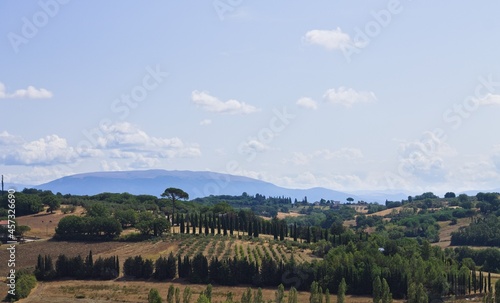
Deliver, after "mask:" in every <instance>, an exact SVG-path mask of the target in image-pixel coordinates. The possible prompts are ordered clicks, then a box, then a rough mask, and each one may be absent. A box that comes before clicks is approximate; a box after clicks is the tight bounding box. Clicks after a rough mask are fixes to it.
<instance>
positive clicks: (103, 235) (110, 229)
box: [56, 215, 122, 240]
mask: <svg viewBox="0 0 500 303" xmlns="http://www.w3.org/2000/svg"><path fill="white" fill-rule="evenodd" d="M121 232H122V227H121V224H120V222H118V220H116V219H114V218H111V217H101V216H98V217H79V216H74V215H70V216H66V217H64V218H62V219H61V221H59V224H58V225H57V227H56V237H57V238H58V239H61V240H102V239H113V238H115V237H117V236H119V235H120V233H121Z"/></svg>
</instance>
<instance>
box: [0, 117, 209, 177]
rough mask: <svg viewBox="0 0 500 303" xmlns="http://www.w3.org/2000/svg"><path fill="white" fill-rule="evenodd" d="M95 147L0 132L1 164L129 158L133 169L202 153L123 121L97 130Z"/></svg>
mask: <svg viewBox="0 0 500 303" xmlns="http://www.w3.org/2000/svg"><path fill="white" fill-rule="evenodd" d="M94 134H99V136H98V137H95V136H94V137H95V138H94V140H95V147H93V148H75V147H72V146H70V145H69V144H68V142H67V141H66V139H64V138H61V137H59V136H58V135H49V136H46V137H44V138H40V139H37V140H34V141H30V142H26V141H25V140H23V139H22V138H20V137H16V136H13V135H11V134H9V133H8V132H6V131H3V132H1V133H0V164H5V165H25V166H37V165H38V166H49V165H57V164H69V163H75V162H78V161H79V160H81V159H83V158H87V159H90V158H97V157H99V158H102V159H103V160H104V159H106V158H111V159H128V160H130V161H131V165H135V166H134V167H152V166H153V165H155V164H157V163H158V161H159V160H158V159H171V158H196V157H199V156H201V150H200V148H199V146H198V145H196V144H185V143H184V142H183V141H182V140H181V139H179V138H177V137H173V138H158V137H152V136H149V135H148V134H147V133H146V132H144V131H142V130H141V129H139V128H137V127H136V126H134V125H132V124H130V123H126V122H122V123H116V124H110V125H106V126H103V127H102V128H101V129H100V130H98V131H97V130H94Z"/></svg>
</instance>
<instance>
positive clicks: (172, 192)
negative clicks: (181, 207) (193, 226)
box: [161, 187, 189, 223]
mask: <svg viewBox="0 0 500 303" xmlns="http://www.w3.org/2000/svg"><path fill="white" fill-rule="evenodd" d="M161 196H162V197H167V198H168V199H170V201H172V223H173V219H174V215H175V201H177V200H179V199H183V200H187V199H189V195H188V193H186V192H185V191H183V190H182V189H179V188H175V187H169V188H167V189H165V191H164V192H163V194H161Z"/></svg>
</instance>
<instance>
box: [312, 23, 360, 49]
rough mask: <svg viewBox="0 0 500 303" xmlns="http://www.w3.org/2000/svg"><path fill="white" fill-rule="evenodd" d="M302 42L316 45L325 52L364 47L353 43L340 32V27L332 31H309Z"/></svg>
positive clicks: (347, 36)
mask: <svg viewBox="0 0 500 303" xmlns="http://www.w3.org/2000/svg"><path fill="white" fill-rule="evenodd" d="M304 40H305V41H306V42H307V43H310V44H316V45H319V46H322V47H324V48H326V49H327V50H342V51H343V50H345V49H346V48H348V47H364V46H365V45H364V44H362V43H359V42H355V41H353V40H352V39H351V37H350V36H349V35H348V34H346V33H344V32H342V30H341V29H340V27H337V28H336V29H333V30H321V29H315V30H310V31H308V32H307V33H306V35H305V36H304Z"/></svg>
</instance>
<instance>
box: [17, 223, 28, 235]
mask: <svg viewBox="0 0 500 303" xmlns="http://www.w3.org/2000/svg"><path fill="white" fill-rule="evenodd" d="M30 230H31V227H29V226H28V225H18V224H16V235H17V236H18V237H20V238H23V237H24V234H25V233H27V232H29V231H30Z"/></svg>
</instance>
